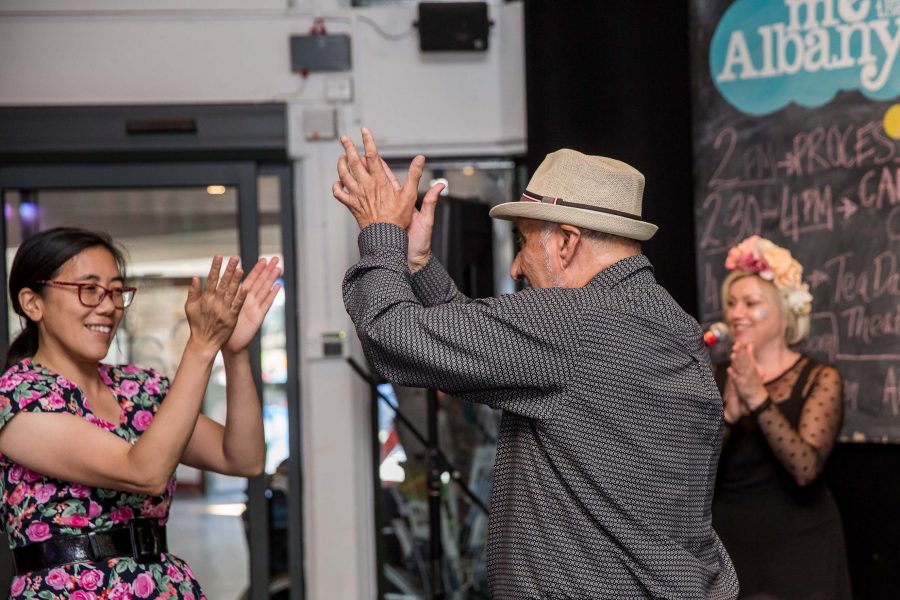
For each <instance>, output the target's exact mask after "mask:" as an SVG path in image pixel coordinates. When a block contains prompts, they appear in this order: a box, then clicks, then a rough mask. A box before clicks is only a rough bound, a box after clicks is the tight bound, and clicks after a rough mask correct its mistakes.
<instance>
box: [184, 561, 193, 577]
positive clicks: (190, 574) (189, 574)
mask: <svg viewBox="0 0 900 600" xmlns="http://www.w3.org/2000/svg"><path fill="white" fill-rule="evenodd" d="M184 572H185V573H187V575H188V577H190V578H191V579H193V578H194V572H193V571H191V568H190V567H189V566H187V564H185V565H184Z"/></svg>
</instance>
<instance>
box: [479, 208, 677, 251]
mask: <svg viewBox="0 0 900 600" xmlns="http://www.w3.org/2000/svg"><path fill="white" fill-rule="evenodd" d="M490 215H491V217H493V218H495V219H505V220H507V221H512V220H514V219H537V220H539V221H550V222H552V223H564V224H566V225H574V226H575V227H584V228H585V229H590V230H591V231H599V232H601V233H611V234H613V235H619V236H622V237H625V238H629V239H632V240H638V241H641V242H643V241H646V240H649V239H650V238H652V237H653V234H655V233H656V231H657V230H658V229H659V227H657V226H656V225H654V224H653V223H647V222H646V221H638V220H636V219H629V218H628V217H622V216H619V215H611V214H607V213H602V212H597V211H593V210H585V209H583V208H574V207H572V206H559V205H556V204H545V203H542V202H521V201H519V202H504V203H503V204H498V205H497V206H495V207H494V208H492V209H491V212H490Z"/></svg>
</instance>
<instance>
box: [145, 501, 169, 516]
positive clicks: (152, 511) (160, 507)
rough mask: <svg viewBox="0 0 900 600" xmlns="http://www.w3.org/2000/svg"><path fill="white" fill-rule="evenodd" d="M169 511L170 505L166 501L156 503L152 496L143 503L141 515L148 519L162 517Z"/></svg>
mask: <svg viewBox="0 0 900 600" xmlns="http://www.w3.org/2000/svg"><path fill="white" fill-rule="evenodd" d="M166 513H168V507H167V506H166V503H165V502H160V503H159V504H154V503H153V500H152V499H151V498H147V499H146V500H144V503H143V504H141V516H142V517H146V518H148V519H162V518H163V517H165V516H166Z"/></svg>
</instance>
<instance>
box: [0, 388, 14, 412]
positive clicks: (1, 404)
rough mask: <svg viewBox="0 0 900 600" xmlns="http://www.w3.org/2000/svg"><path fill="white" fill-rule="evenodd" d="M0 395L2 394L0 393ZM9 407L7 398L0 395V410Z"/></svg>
mask: <svg viewBox="0 0 900 600" xmlns="http://www.w3.org/2000/svg"><path fill="white" fill-rule="evenodd" d="M0 394H2V392H0ZM10 406H12V403H11V402H10V401H9V398H7V397H6V396H3V395H0V410H3V409H6V408H9V407H10Z"/></svg>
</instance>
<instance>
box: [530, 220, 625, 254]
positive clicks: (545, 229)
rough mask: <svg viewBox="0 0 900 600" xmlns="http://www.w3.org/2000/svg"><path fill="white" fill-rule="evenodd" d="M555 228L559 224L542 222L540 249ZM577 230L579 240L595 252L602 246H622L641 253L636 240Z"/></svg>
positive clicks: (544, 246) (587, 230) (584, 229)
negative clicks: (586, 243) (579, 234)
mask: <svg viewBox="0 0 900 600" xmlns="http://www.w3.org/2000/svg"><path fill="white" fill-rule="evenodd" d="M557 227H559V223H554V222H553V221H544V224H543V226H542V227H541V247H543V248H546V247H547V242H548V241H549V240H550V236H551V235H553V232H554V231H555V230H556V228H557ZM578 229H579V230H580V231H581V239H583V240H584V241H586V242H588V243H589V244H590V245H591V246H592V247H593V248H594V249H595V250H596V249H598V248H600V247H602V246H608V245H612V244H615V245H623V244H624V245H627V246H631V247H633V249H634V250H635V252H638V253H639V252H640V251H641V243H640V242H639V241H637V240H632V239H630V238H626V237H622V236H620V235H615V234H612V233H604V232H602V231H594V230H593V229H586V228H584V227H579V228H578Z"/></svg>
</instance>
